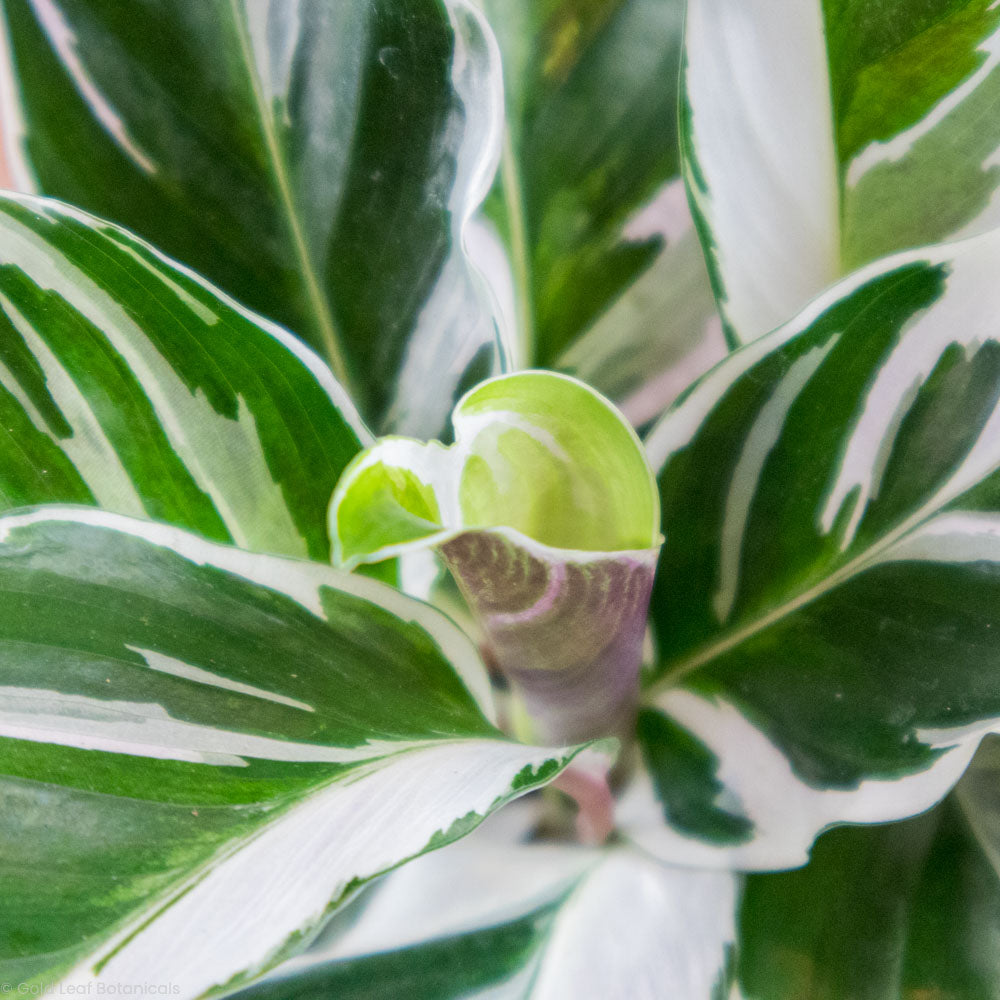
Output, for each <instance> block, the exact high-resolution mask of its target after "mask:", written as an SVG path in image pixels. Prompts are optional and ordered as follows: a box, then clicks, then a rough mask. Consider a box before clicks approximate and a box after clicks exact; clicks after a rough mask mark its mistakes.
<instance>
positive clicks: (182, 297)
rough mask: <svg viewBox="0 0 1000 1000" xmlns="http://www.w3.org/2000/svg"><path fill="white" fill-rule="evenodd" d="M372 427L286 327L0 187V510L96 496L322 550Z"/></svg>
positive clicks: (148, 252) (148, 254) (207, 532)
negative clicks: (338, 497) (331, 513)
mask: <svg viewBox="0 0 1000 1000" xmlns="http://www.w3.org/2000/svg"><path fill="white" fill-rule="evenodd" d="M368 440H370V437H369V435H368V432H367V431H366V430H365V429H364V427H363V426H362V424H361V421H360V419H359V418H358V415H357V413H356V411H355V409H354V406H353V405H352V404H351V402H350V400H349V399H348V398H347V396H346V394H345V393H344V391H343V389H342V388H341V387H340V386H339V385H338V384H337V383H336V382H335V381H334V379H333V377H332V375H331V374H330V372H329V369H327V367H326V366H325V365H324V364H323V362H322V361H320V359H319V358H318V357H316V355H314V354H313V353H312V351H311V350H309V349H308V348H306V347H304V346H303V345H301V344H299V343H298V342H297V341H296V340H295V338H293V337H291V336H290V335H289V334H287V333H286V332H285V331H283V330H281V329H280V328H279V327H276V326H275V325H274V324H272V323H269V322H268V321H266V320H263V319H261V318H259V317H256V316H254V315H253V314H251V313H249V312H247V311H246V310H245V309H243V308H241V307H240V306H237V305H236V304H235V303H234V302H233V301H232V300H231V299H229V298H228V297H226V296H224V295H222V294H221V293H220V292H218V291H217V290H215V289H213V288H212V287H211V286H210V285H208V284H207V283H206V282H205V281H203V280H202V279H201V278H199V277H197V276H196V275H194V274H193V273H192V272H190V271H188V270H186V269H185V268H183V267H181V266H179V265H177V264H174V263H173V262H171V261H169V260H168V259H167V258H165V257H163V256H162V255H161V254H160V253H158V252H157V251H156V250H154V249H153V248H152V247H150V246H149V245H148V244H147V243H144V242H142V241H141V240H138V239H137V238H135V237H134V236H132V235H130V234H129V233H127V232H125V231H124V230H122V229H118V228H117V227H115V226H112V225H111V224H110V223H106V222H102V221H100V220H98V219H94V218H92V217H91V216H88V215H86V214H84V213H83V212H80V211H79V210H77V209H73V208H69V207H68V206H65V205H61V204H59V203H58V202H54V201H50V200H47V199H39V198H33V197H28V196H21V195H2V196H0V510H5V509H10V508H14V507H22V506H26V505H30V504H40V503H77V504H93V505H96V506H100V507H103V508H105V509H107V510H111V511H116V512H118V513H123V514H130V515H134V516H138V517H149V518H152V519H155V520H159V521H166V522H170V523H172V524H176V525H179V526H180V527H184V528H188V529H191V530H193V531H197V532H199V533H200V534H202V535H204V536H206V537H207V538H211V539H216V540H218V541H226V542H234V543H236V544H238V545H240V546H242V547H245V548H249V549H254V550H257V551H269V552H276V553H280V554H285V555H293V556H303V557H304V556H309V557H311V558H314V559H319V560H326V559H328V558H329V552H330V545H329V540H328V536H327V530H326V508H327V505H328V503H329V498H330V495H331V494H332V492H333V488H334V486H335V485H336V483H337V480H338V478H339V477H340V475H341V473H342V472H343V470H344V467H345V466H346V465H347V463H348V462H349V461H350V459H351V458H352V457H353V456H354V455H355V454H356V453H357V451H358V450H359V448H360V447H361V442H367V441H368Z"/></svg>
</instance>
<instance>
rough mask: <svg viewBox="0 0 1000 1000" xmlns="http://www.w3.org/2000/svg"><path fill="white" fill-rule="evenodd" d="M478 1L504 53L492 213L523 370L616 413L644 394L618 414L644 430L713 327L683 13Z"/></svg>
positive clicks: (629, 4) (655, 4) (571, 2)
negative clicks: (503, 127)
mask: <svg viewBox="0 0 1000 1000" xmlns="http://www.w3.org/2000/svg"><path fill="white" fill-rule="evenodd" d="M481 5H482V7H483V8H484V9H485V10H486V12H487V14H488V16H489V19H490V23H491V25H492V26H493V29H494V30H495V32H496V34H497V40H498V42H499V44H500V49H501V52H502V53H503V63H504V78H505V82H506V98H507V100H506V103H507V134H506V142H505V146H504V153H503V158H502V164H501V172H500V176H499V178H498V181H497V186H496V189H495V191H494V193H493V196H492V197H491V199H490V201H489V202H488V210H489V212H490V214H491V216H492V217H493V218H494V219H495V220H496V222H497V224H498V226H499V228H500V229H501V231H502V232H503V234H504V235H505V237H506V241H507V245H508V247H509V250H510V257H511V262H512V271H513V274H514V277H515V286H516V289H515V290H516V303H517V312H516V316H517V325H518V328H519V333H520V339H521V363H522V365H525V366H528V365H532V364H537V365H540V366H546V367H556V368H559V369H561V370H563V371H567V372H570V373H572V374H574V375H577V376H578V377H580V378H581V379H583V380H584V381H586V382H588V383H589V384H591V385H593V386H595V387H596V388H598V389H599V390H601V391H602V392H604V393H605V394H606V395H608V396H610V397H611V398H612V399H614V400H616V401H618V402H619V403H625V402H626V401H628V400H630V399H631V398H632V397H633V396H636V395H638V399H637V400H636V402H635V403H634V404H633V406H632V407H631V408H630V409H626V413H627V415H628V416H629V417H630V418H632V417H633V413H632V410H634V411H635V413H636V414H637V419H636V420H635V422H636V423H642V422H645V420H647V419H649V418H650V417H651V416H654V415H659V413H661V412H662V410H663V408H664V406H665V404H666V402H669V393H670V390H671V386H672V384H673V383H672V381H671V380H670V376H669V374H668V372H669V370H670V369H672V368H673V367H674V366H675V365H676V364H677V363H678V361H679V360H680V359H681V358H682V357H684V356H685V355H686V354H687V353H688V352H689V351H691V350H692V349H694V350H698V349H699V347H700V350H701V351H702V352H706V351H707V350H708V347H707V346H704V345H702V341H703V340H704V338H705V325H706V322H707V321H708V320H709V319H710V318H711V317H712V316H714V315H715V306H714V303H713V299H712V294H711V289H710V287H709V284H708V280H707V273H706V270H705V264H704V259H703V257H702V254H701V250H700V247H699V243H698V238H697V234H696V233H695V232H694V230H693V228H692V226H691V219H690V215H689V213H688V210H687V206H686V205H685V203H684V202H685V198H684V192H683V185H682V183H681V181H680V176H679V175H680V155H679V146H678V136H677V82H678V76H679V70H680V58H681V38H682V24H683V18H684V4H683V3H681V2H678V0H609V2H605V3H596V4H595V3H579V2H577V0H553V2H548V3H537V2H534V0H481ZM696 358H697V355H696ZM706 367H707V365H706ZM701 370H702V369H699V370H698V371H696V372H695V373H694V374H700V372H701ZM658 379H659V380H661V382H662V383H663V384H660V383H658V381H657V380H658ZM665 395H666V396H667V398H666V400H664V396H665Z"/></svg>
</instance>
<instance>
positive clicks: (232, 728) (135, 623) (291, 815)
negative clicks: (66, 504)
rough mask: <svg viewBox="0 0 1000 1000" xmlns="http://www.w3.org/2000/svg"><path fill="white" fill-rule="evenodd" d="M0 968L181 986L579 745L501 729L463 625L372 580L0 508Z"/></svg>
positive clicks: (125, 522)
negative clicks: (511, 735) (507, 734)
mask: <svg viewBox="0 0 1000 1000" xmlns="http://www.w3.org/2000/svg"><path fill="white" fill-rule="evenodd" d="M0 590H2V591H3V593H4V600H3V602H2V604H0V798H2V801H3V803H4V808H3V810H2V811H0V842H2V844H3V852H2V858H0V879H2V883H3V887H4V904H3V907H2V908H0V983H2V984H5V986H10V985H11V984H13V985H15V986H16V987H17V988H19V989H22V990H40V989H42V988H43V987H44V986H46V985H47V984H49V983H51V982H53V981H56V980H58V981H59V982H60V984H61V986H60V988H61V989H62V990H63V991H64V992H66V991H69V990H70V989H73V990H75V991H77V992H87V991H89V992H93V993H98V992H105V993H109V992H110V993H115V992H116V993H118V994H124V993H125V992H128V991H131V992H132V993H133V994H134V993H138V992H139V991H140V990H141V989H142V988H143V987H142V984H144V983H156V984H160V985H168V986H169V987H170V988H171V989H172V990H173V994H172V995H176V996H181V997H185V998H193V997H201V996H208V995H214V994H216V993H218V992H220V991H222V990H225V989H231V988H233V987H235V986H237V985H239V984H241V983H245V982H247V981H249V980H252V979H253V978H254V977H255V976H257V975H259V974H260V973H261V972H263V971H264V970H266V969H267V968H268V967H270V966H271V965H273V964H275V963H276V962H278V961H280V960H281V959H282V958H283V957H285V956H287V955H289V954H293V953H294V952H296V951H297V950H301V948H303V947H304V946H305V945H306V944H308V942H309V940H310V938H311V937H312V936H313V934H314V933H315V931H316V930H317V929H318V927H319V925H320V924H321V922H322V920H323V919H324V917H325V916H326V915H327V914H328V913H330V912H331V911H332V910H334V909H335V908H336V907H337V906H339V905H341V904H342V903H343V902H344V901H345V900H346V899H347V898H348V897H349V896H350V895H351V893H352V892H353V891H354V890H355V889H356V888H357V887H358V886H360V885H362V884H363V883H364V882H365V881H367V880H368V879H370V878H372V877H373V876H375V875H377V874H379V873H381V872H384V871H386V870H388V869H391V868H393V867H395V866H396V865H398V864H400V863H401V862H403V861H405V860H407V859H409V858H412V857H414V856H416V855H419V854H421V853H422V852H424V851H427V850H430V849H432V848H436V847H440V846H442V845H444V844H446V843H448V842H449V841H451V840H454V839H455V838H457V837H459V836H462V835H464V834H465V833H467V832H468V831H469V830H471V829H472V828H473V827H475V826H476V825H477V824H478V823H479V822H480V820H481V819H483V817H485V816H486V815H487V814H488V813H490V812H491V811H492V810H493V809H495V808H497V807H498V806H500V805H502V804H503V803H505V802H506V801H508V800H509V799H511V798H512V797H515V796H517V795H519V794H521V793H523V792H526V791H528V790H530V789H532V788H535V787H537V786H538V785H539V784H542V783H544V782H545V781H547V780H548V779H550V778H552V777H554V776H555V775H556V774H557V773H558V772H559V771H560V770H561V769H562V768H563V767H564V766H565V765H566V764H567V763H568V762H569V760H570V759H571V757H572V755H573V752H572V751H563V750H556V749H538V748H532V747H526V746H521V745H518V744H515V743H511V742H508V741H507V740H505V739H503V738H502V737H501V736H500V734H499V733H498V732H497V730H496V729H494V728H493V726H492V725H491V724H490V723H489V722H488V721H487V718H486V715H484V710H486V711H488V697H489V696H488V685H487V683H486V679H485V672H484V670H483V667H482V665H481V663H480V661H479V659H478V657H477V655H476V652H475V649H474V647H473V646H472V644H471V643H470V642H469V641H468V640H467V639H466V638H465V637H464V636H463V635H462V633H460V632H459V631H458V630H457V629H456V628H455V627H454V626H453V625H452V624H451V623H450V622H449V621H448V619H446V618H445V617H444V616H443V615H441V614H439V613H438V612H436V611H434V610H432V609H430V608H429V607H427V606H424V605H421V604H418V603H417V602H415V601H413V600H411V599H409V598H407V597H404V596H402V595H401V594H399V593H398V592H396V591H394V590H392V589H391V588H388V587H386V586H384V585H382V584H379V583H376V582H374V581H370V580H365V579H363V578H360V577H357V576H349V575H347V574H343V573H341V572H339V571H336V570H333V569H331V568H328V567H323V566H321V565H319V564H317V563H307V562H301V561H297V560H289V559H284V558H280V557H276V556H266V555H255V554H251V553H247V552H243V551H240V550H238V549H235V548H232V547H230V546H222V545H218V544H215V543H211V542H208V541H205V540H204V539H202V538H200V537H199V536H197V535H194V534H190V533H187V532H184V531H182V530H180V529H177V528H171V527H167V526H165V525H158V524H152V523H150V522H147V521H141V520H134V519H129V518H126V517H123V516H121V515H116V514H109V513H106V512H103V511H99V510H87V509H83V508H59V507H55V506H50V507H46V508H40V509H38V510H36V511H34V512H27V513H18V514H9V515H6V516H5V517H3V518H0Z"/></svg>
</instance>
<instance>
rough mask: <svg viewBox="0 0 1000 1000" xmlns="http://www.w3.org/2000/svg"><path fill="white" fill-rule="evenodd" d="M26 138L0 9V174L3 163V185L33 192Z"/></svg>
mask: <svg viewBox="0 0 1000 1000" xmlns="http://www.w3.org/2000/svg"><path fill="white" fill-rule="evenodd" d="M26 138H27V128H26V126H25V122H24V112H23V109H22V107H21V95H20V88H19V87H18V82H17V70H16V68H15V66H14V55H13V52H12V51H11V45H10V32H9V29H8V27H7V14H6V12H5V11H3V10H0V178H2V177H3V174H4V168H5V167H6V172H7V174H8V178H7V182H5V186H6V183H9V184H10V186H11V187H12V188H13V190H15V191H31V192H33V191H36V190H37V189H38V183H37V180H36V178H35V175H34V172H33V171H32V169H31V166H30V164H29V162H28V158H27V156H26V150H25V140H26Z"/></svg>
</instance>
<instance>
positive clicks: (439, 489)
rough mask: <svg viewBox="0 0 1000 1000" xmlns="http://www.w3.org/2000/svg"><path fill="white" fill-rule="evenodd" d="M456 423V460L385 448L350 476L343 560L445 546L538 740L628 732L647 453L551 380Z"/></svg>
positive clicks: (478, 400)
mask: <svg viewBox="0 0 1000 1000" xmlns="http://www.w3.org/2000/svg"><path fill="white" fill-rule="evenodd" d="M452 419H453V422H454V426H455V444H454V445H453V446H451V447H444V446H443V445H441V444H438V443H436V442H431V443H428V444H422V443H420V442H417V441H410V440H404V439H398V438H388V439H385V440H383V441H380V442H379V443H377V444H376V445H375V446H374V447H373V448H371V449H370V450H369V451H367V452H365V453H363V454H362V455H360V456H359V457H358V458H357V459H356V460H355V461H354V462H353V463H352V465H350V466H349V467H348V469H347V471H346V472H345V474H344V478H343V479H342V480H341V482H340V485H339V486H338V488H337V492H336V493H335V495H334V499H333V504H332V507H331V515H330V516H331V535H332V537H333V539H334V551H335V558H336V559H337V560H338V561H339V562H340V563H341V564H342V565H345V566H348V567H353V566H357V565H359V564H360V563H365V562H377V561H379V560H382V559H387V558H389V557H391V556H396V555H400V554H401V553H403V552H406V551H408V550H412V549H413V548H416V547H427V546H434V547H436V548H437V550H438V551H439V552H440V553H441V555H442V556H443V557H444V559H445V561H446V563H447V564H448V566H449V568H450V569H451V571H452V573H453V575H454V576H455V578H456V580H457V582H458V584H459V587H460V588H461V590H462V593H463V594H464V596H465V598H466V600H467V601H468V603H469V605H470V607H471V608H472V610H473V611H474V613H475V614H476V616H477V618H478V619H479V622H480V624H481V625H482V627H483V629H484V631H485V633H486V636H487V638H488V641H489V644H490V647H491V652H492V653H493V655H494V656H495V658H496V660H497V662H498V664H499V666H500V668H501V669H502V670H503V671H504V672H505V673H506V674H507V675H508V677H510V678H511V680H512V681H513V682H514V684H515V686H516V687H517V689H518V691H519V693H520V695H521V697H522V700H523V705H524V708H525V709H526V711H527V713H528V715H529V716H530V718H531V720H532V722H531V725H532V729H533V732H534V734H535V736H536V737H537V738H540V739H545V740H552V741H555V742H559V741H561V740H564V739H567V738H572V737H571V736H570V734H578V733H595V732H602V733H610V732H617V731H620V730H622V729H623V728H624V727H625V726H627V725H628V724H629V723H630V722H631V719H632V713H633V711H634V703H635V696H636V687H637V684H636V680H637V676H638V669H639V661H640V653H641V646H642V638H643V634H644V631H645V621H646V610H647V607H648V602H649V593H650V588H651V586H652V580H653V570H654V567H655V564H656V555H657V552H658V549H659V541H660V539H659V501H658V497H657V494H656V486H655V480H654V479H653V476H652V473H651V471H650V468H649V465H648V463H647V461H646V458H645V454H644V452H643V450H642V446H641V445H640V443H639V441H638V439H637V438H636V437H635V434H634V433H633V432H632V430H631V428H629V426H628V425H627V424H626V423H625V421H624V420H623V419H622V417H621V416H620V415H619V414H618V413H617V412H616V411H615V409H614V408H613V407H612V406H611V405H610V404H609V403H608V402H607V401H606V400H604V399H603V398H602V397H601V396H599V395H598V394H597V393H595V392H594V391H593V390H591V389H589V388H587V387H586V386H585V385H583V384H582V383H581V382H578V381H576V380H575V379H572V378H569V377H566V376H560V375H554V374H552V373H547V372H524V373H521V374H517V375H511V376H504V377H501V378H497V379H493V380H491V381H488V382H485V383H483V384H482V385H480V386H479V387H478V388H476V389H474V390H473V391H472V392H470V393H468V394H467V395H466V396H465V397H464V398H463V399H462V401H461V402H460V403H459V405H458V406H457V407H456V409H455V413H454V415H453V418H452Z"/></svg>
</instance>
